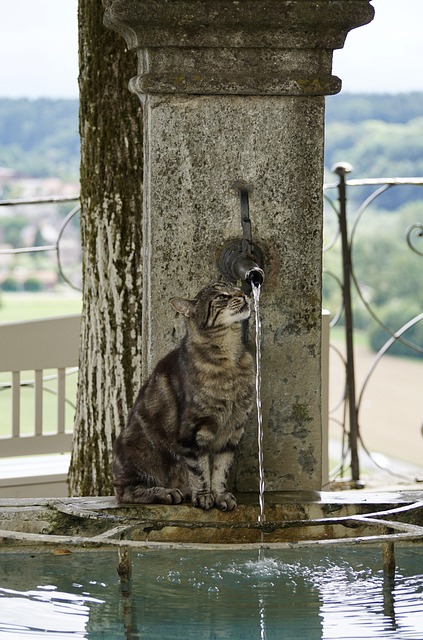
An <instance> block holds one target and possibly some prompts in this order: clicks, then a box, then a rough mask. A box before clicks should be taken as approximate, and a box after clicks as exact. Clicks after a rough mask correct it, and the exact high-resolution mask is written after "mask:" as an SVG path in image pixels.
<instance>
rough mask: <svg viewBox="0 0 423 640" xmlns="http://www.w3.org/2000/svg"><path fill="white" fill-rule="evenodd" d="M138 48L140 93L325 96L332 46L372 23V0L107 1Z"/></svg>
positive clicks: (333, 82) (332, 89)
mask: <svg viewBox="0 0 423 640" xmlns="http://www.w3.org/2000/svg"><path fill="white" fill-rule="evenodd" d="M103 4H104V6H105V24H106V26H108V27H110V28H112V29H114V30H116V31H118V32H119V33H121V34H122V35H123V36H124V38H125V40H126V42H127V45H128V47H129V48H130V49H137V51H138V58H139V75H138V77H137V78H134V79H133V80H132V83H131V88H132V89H133V90H134V91H136V92H138V93H164V94H167V93H177V94H181V93H182V94H183V93H188V94H214V95H219V94H237V95H327V94H332V93H336V92H338V91H339V90H340V87H341V82H340V80H339V79H338V78H336V77H335V76H332V75H331V67H332V52H333V50H334V49H338V48H341V47H342V46H343V45H344V42H345V38H346V35H347V33H348V32H349V31H350V30H351V29H354V28H355V27H358V26H361V25H363V24H366V23H368V22H370V21H371V20H372V18H373V14H374V9H373V7H372V6H371V5H370V4H369V1H368V0H103Z"/></svg>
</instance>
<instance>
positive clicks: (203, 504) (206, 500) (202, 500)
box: [192, 493, 214, 511]
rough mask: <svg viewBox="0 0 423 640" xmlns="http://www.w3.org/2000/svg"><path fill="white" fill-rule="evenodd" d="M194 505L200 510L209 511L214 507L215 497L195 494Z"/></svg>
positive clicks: (193, 497)
mask: <svg viewBox="0 0 423 640" xmlns="http://www.w3.org/2000/svg"><path fill="white" fill-rule="evenodd" d="M192 504H193V505H194V507H198V508H199V509H204V510H206V511H207V510H208V509H211V508H212V507H213V506H214V497H213V494H212V493H193V494H192Z"/></svg>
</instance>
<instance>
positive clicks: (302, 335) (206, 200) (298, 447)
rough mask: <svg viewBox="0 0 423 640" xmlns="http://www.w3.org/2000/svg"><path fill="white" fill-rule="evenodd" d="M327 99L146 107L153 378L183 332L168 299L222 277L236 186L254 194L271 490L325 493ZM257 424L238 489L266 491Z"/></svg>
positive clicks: (234, 224) (148, 350)
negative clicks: (261, 259) (260, 478)
mask: <svg viewBox="0 0 423 640" xmlns="http://www.w3.org/2000/svg"><path fill="white" fill-rule="evenodd" d="M323 112H324V105H323V99H322V98H319V99H316V98H303V99H301V100H296V99H295V98H292V97H286V98H283V99H282V98H272V97H248V98H240V97H237V96H219V97H202V96H201V97H200V96H189V97H177V96H175V97H170V96H168V97H167V98H166V99H162V98H160V97H155V96H149V97H148V98H147V99H146V102H145V113H146V118H147V135H146V139H145V144H146V155H147V157H148V158H149V163H148V165H147V167H146V175H145V191H146V194H147V200H146V203H145V205H146V208H145V214H144V223H145V229H144V238H145V241H146V245H145V254H144V260H145V267H146V273H148V282H149V286H148V289H147V288H146V290H145V291H146V295H145V298H144V305H143V308H144V311H145V314H144V317H145V326H144V332H143V336H144V343H143V347H144V348H143V353H144V374H145V375H147V374H148V373H149V372H150V371H151V369H152V367H153V365H154V363H155V362H156V361H157V359H158V357H159V356H160V355H163V354H164V353H166V352H167V350H168V349H169V348H171V347H173V346H174V345H175V343H176V342H177V340H178V339H179V337H180V335H181V330H182V327H183V323H182V321H181V318H180V317H177V318H174V314H173V313H171V312H170V307H169V302H168V299H169V298H170V297H171V296H174V295H181V294H182V295H183V294H186V295H194V294H195V293H196V292H197V290H198V289H199V288H201V287H202V286H203V285H205V284H206V283H207V282H208V281H210V280H212V279H213V278H215V277H218V272H217V269H216V266H215V265H216V259H217V257H218V255H219V253H220V250H221V249H222V247H223V246H224V245H225V244H226V243H227V241H228V240H229V239H231V238H233V237H235V238H237V237H239V235H240V214H239V200H238V196H237V194H236V193H235V192H234V191H233V190H232V188H231V185H232V184H233V182H234V181H235V180H237V179H243V180H245V181H246V182H248V183H249V184H250V185H252V187H253V189H254V190H253V192H252V193H251V196H250V215H251V220H252V224H253V234H254V240H255V242H257V244H258V245H259V246H260V247H261V248H262V250H263V252H264V255H265V264H264V268H265V273H266V279H265V286H264V288H263V294H262V307H261V309H262V311H261V315H262V319H263V383H262V393H263V398H262V401H263V410H264V424H265V429H266V431H265V466H266V487H267V489H268V490H282V489H287V490H290V489H299V488H302V489H318V488H320V467H321V453H320V357H319V356H320V308H321V303H320V260H321V231H322V229H321V227H322V216H321V209H322V202H321V197H322V195H321V192H322V189H321V185H322V182H323V175H322V153H323V149H322V141H323ZM255 441H256V434H255V422H254V419H253V420H252V422H251V424H250V427H249V429H248V433H247V434H246V436H245V437H244V441H243V444H242V453H241V456H240V463H239V466H238V472H237V488H238V489H245V490H250V489H253V488H255V487H256V486H257V453H256V444H255Z"/></svg>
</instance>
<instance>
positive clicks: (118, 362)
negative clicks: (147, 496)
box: [69, 0, 143, 495]
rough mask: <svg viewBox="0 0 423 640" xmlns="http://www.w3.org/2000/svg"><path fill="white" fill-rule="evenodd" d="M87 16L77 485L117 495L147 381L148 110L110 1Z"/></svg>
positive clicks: (82, 8)
mask: <svg viewBox="0 0 423 640" xmlns="http://www.w3.org/2000/svg"><path fill="white" fill-rule="evenodd" d="M78 19H79V58H80V60H79V62H80V76H79V88H80V136H81V234H82V248H83V312H82V329H81V352H80V369H79V382H78V395H77V410H76V417H75V430H74V442H73V451H72V459H71V466H70V473H69V490H70V494H71V495H109V494H110V493H112V491H113V488H112V474H111V448H112V444H113V441H114V439H115V437H116V435H117V434H118V433H119V431H120V430H121V428H122V427H123V425H124V423H125V419H126V415H127V413H128V409H129V407H130V406H131V405H132V403H133V400H134V395H135V394H136V392H137V390H138V386H139V380H140V363H141V240H142V238H141V219H142V153H143V151H142V113H141V104H140V102H139V99H138V98H137V97H136V96H134V95H131V94H130V93H129V91H128V87H127V85H128V80H129V78H130V77H131V75H135V74H136V59H135V55H134V54H133V53H129V52H127V51H126V50H125V45H124V41H123V39H122V38H121V37H120V36H118V35H117V34H115V33H114V32H112V31H110V30H108V29H106V28H105V27H104V26H103V7H102V3H101V0H79V7H78ZM131 66H132V69H133V72H132V74H131Z"/></svg>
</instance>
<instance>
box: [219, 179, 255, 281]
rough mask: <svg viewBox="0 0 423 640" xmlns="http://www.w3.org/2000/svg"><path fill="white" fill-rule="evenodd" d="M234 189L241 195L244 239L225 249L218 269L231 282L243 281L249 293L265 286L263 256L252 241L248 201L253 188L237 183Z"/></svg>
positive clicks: (231, 243) (229, 244)
mask: <svg viewBox="0 0 423 640" xmlns="http://www.w3.org/2000/svg"><path fill="white" fill-rule="evenodd" d="M234 187H235V188H236V189H237V190H238V191H239V195H240V204H241V226H242V232H243V237H242V240H231V241H230V242H229V243H228V244H227V245H226V246H225V247H224V249H223V251H222V253H221V255H220V257H219V260H218V267H219V270H220V272H221V274H222V275H223V276H224V277H225V278H226V279H227V280H228V281H229V282H233V283H236V282H238V281H239V280H241V282H242V283H245V285H246V286H244V287H243V288H244V289H247V290H248V291H249V290H251V287H252V286H255V287H258V286H261V285H262V284H263V280H264V271H263V269H262V265H263V254H262V252H261V251H260V249H259V248H258V247H257V246H256V245H255V244H254V243H253V241H252V234H251V220H250V213H249V201H248V193H249V191H251V187H249V186H248V185H246V184H245V183H243V182H237V183H235V185H234Z"/></svg>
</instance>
